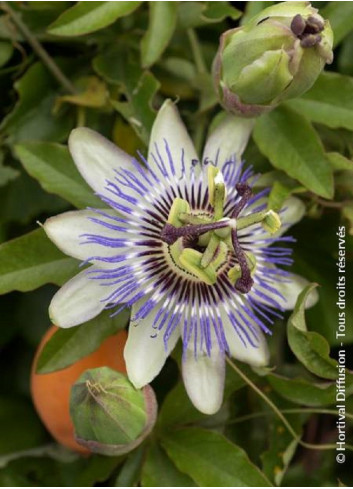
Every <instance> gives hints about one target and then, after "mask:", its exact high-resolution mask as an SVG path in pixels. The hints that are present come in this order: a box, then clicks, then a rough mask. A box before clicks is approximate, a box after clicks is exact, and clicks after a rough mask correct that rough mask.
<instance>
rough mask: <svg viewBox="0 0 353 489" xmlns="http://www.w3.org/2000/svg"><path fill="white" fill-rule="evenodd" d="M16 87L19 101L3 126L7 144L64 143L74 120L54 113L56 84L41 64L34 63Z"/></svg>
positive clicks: (4, 120) (2, 129) (3, 121)
mask: <svg viewBox="0 0 353 489" xmlns="http://www.w3.org/2000/svg"><path fill="white" fill-rule="evenodd" d="M14 86H15V88H16V91H17V92H18V96H19V100H18V101H17V103H16V105H15V107H14V109H13V110H12V111H11V112H10V113H9V114H8V115H7V116H6V117H5V118H4V119H3V120H2V123H1V126H0V129H1V132H2V133H3V134H4V135H5V137H6V138H7V142H9V143H16V142H19V141H25V140H30V139H41V140H50V141H62V140H63V139H65V138H66V137H67V135H68V133H69V131H70V129H71V128H72V127H73V120H72V117H71V116H67V115H66V114H57V115H53V113H52V110H53V105H54V101H55V97H56V93H57V92H56V89H57V81H56V80H55V79H54V78H53V77H52V75H51V74H50V72H49V71H48V70H47V69H46V68H45V67H44V66H43V65H42V64H41V63H35V64H33V65H32V66H31V67H30V68H28V70H27V71H26V73H25V74H24V75H23V76H22V78H20V79H19V80H18V81H17V82H16V83H15V84H14Z"/></svg>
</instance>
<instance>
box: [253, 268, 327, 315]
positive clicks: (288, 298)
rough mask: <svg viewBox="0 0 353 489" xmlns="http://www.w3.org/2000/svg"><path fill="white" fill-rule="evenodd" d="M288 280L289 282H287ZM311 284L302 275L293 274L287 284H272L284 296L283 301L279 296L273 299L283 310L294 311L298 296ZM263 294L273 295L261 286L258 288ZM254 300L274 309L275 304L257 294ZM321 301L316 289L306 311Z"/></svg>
mask: <svg viewBox="0 0 353 489" xmlns="http://www.w3.org/2000/svg"><path fill="white" fill-rule="evenodd" d="M266 266H273V265H271V264H266ZM287 280H288V282H287ZM309 283H310V282H308V281H307V280H306V279H305V278H304V277H302V276H300V275H296V274H295V273H291V274H290V275H288V277H286V282H278V283H277V284H275V283H271V286H272V287H274V288H276V289H277V290H278V292H279V293H280V294H282V295H283V297H284V298H283V299H282V298H281V297H280V296H278V295H277V294H276V295H275V294H273V299H274V300H275V301H276V302H277V303H278V304H279V306H280V307H282V308H283V309H285V310H287V311H290V310H292V309H294V307H295V304H296V302H297V299H298V295H299V294H300V292H301V291H302V290H303V289H304V288H305V287H306V286H307V285H309ZM256 288H258V289H259V290H261V292H264V293H266V294H267V295H271V292H269V291H267V290H265V289H263V290H262V289H261V287H260V286H258V285H257V286H256ZM252 298H253V299H254V300H255V301H257V302H262V303H264V304H266V305H268V306H271V307H273V304H271V303H270V302H268V301H266V300H265V299H264V298H262V297H259V296H258V295H256V294H253V296H252ZM318 300H319V294H318V292H317V290H316V289H314V290H313V291H312V292H311V294H310V295H309V297H308V299H307V302H306V305H305V307H306V309H309V308H310V307H312V306H314V305H315V304H316V303H317V301H318Z"/></svg>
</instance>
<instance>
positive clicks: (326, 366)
mask: <svg viewBox="0 0 353 489" xmlns="http://www.w3.org/2000/svg"><path fill="white" fill-rule="evenodd" d="M315 287H317V284H311V285H308V286H307V287H305V289H304V290H303V291H302V292H301V293H300V294H299V296H298V299H297V303H296V305H295V308H294V311H293V313H292V315H291V316H290V318H289V319H288V325H287V335H288V343H289V346H290V348H291V350H292V352H293V353H294V355H295V356H296V357H297V358H298V360H299V361H300V362H301V363H302V364H303V365H304V366H305V367H306V368H307V369H308V370H309V371H310V372H311V373H313V374H315V375H317V376H318V377H323V378H324V379H336V378H337V372H338V370H337V362H336V361H335V360H333V359H332V358H330V356H329V354H330V347H329V344H328V342H327V341H326V339H325V338H324V337H323V336H321V335H320V334H319V333H316V332H312V331H307V327H306V322H305V303H306V300H307V298H308V296H309V295H310V293H311V292H312V291H313V290H314V288H315Z"/></svg>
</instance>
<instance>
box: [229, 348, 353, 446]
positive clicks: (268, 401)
mask: <svg viewBox="0 0 353 489" xmlns="http://www.w3.org/2000/svg"><path fill="white" fill-rule="evenodd" d="M227 362H228V364H229V365H230V367H231V368H232V369H233V370H234V371H235V372H236V373H237V374H238V375H239V377H241V378H242V379H243V380H244V382H245V383H246V384H248V386H249V387H251V388H252V389H253V390H254V391H255V392H256V394H258V396H260V397H261V398H262V399H263V400H264V401H265V403H266V404H267V405H268V406H269V407H270V408H271V409H272V411H273V412H274V413H275V414H276V415H277V416H278V418H279V419H280V420H281V421H282V423H283V424H284V426H285V427H286V428H287V430H288V431H289V433H290V434H291V435H292V436H293V438H294V439H295V441H296V442H297V443H299V445H301V446H302V447H305V448H310V449H312V450H335V449H336V444H335V443H328V444H319V445H316V444H314V443H307V442H305V441H303V440H301V438H300V436H299V435H298V434H297V433H296V431H295V430H294V428H293V426H292V425H291V424H290V423H289V421H288V420H287V418H286V417H285V416H284V415H283V414H282V412H281V411H280V410H279V409H278V407H277V406H276V405H275V404H274V403H273V402H272V401H271V399H269V398H268V397H267V396H266V394H265V393H264V392H262V390H261V389H259V388H258V387H257V386H256V385H255V384H254V382H252V381H251V380H250V379H249V377H248V376H247V375H245V374H244V372H243V371H242V370H240V368H239V367H237V366H236V365H235V363H234V362H232V360H231V359H230V358H228V357H227ZM346 448H347V450H352V451H353V446H351V445H346Z"/></svg>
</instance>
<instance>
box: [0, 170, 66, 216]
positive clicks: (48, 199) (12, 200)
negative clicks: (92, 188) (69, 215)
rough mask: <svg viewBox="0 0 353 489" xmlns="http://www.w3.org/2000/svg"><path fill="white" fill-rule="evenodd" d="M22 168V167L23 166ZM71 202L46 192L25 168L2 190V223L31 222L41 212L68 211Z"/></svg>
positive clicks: (0, 202)
mask: <svg viewBox="0 0 353 489" xmlns="http://www.w3.org/2000/svg"><path fill="white" fill-rule="evenodd" d="M21 170H22V168H21ZM69 206H70V204H68V203H67V202H65V200H63V199H61V198H60V197H57V196H56V195H50V194H48V193H47V192H45V191H44V190H43V189H42V188H41V187H40V185H39V183H38V182H37V181H36V180H34V179H33V178H32V177H30V176H29V175H28V173H26V172H25V171H24V170H22V171H21V173H20V174H19V175H18V177H17V178H15V179H14V180H11V181H8V183H7V185H5V186H4V187H3V188H2V189H1V192H0V223H7V222H17V223H21V224H29V223H30V222H31V221H32V220H33V219H36V218H37V217H38V216H39V215H40V214H58V213H60V212H64V211H67V210H68V208H69Z"/></svg>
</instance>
